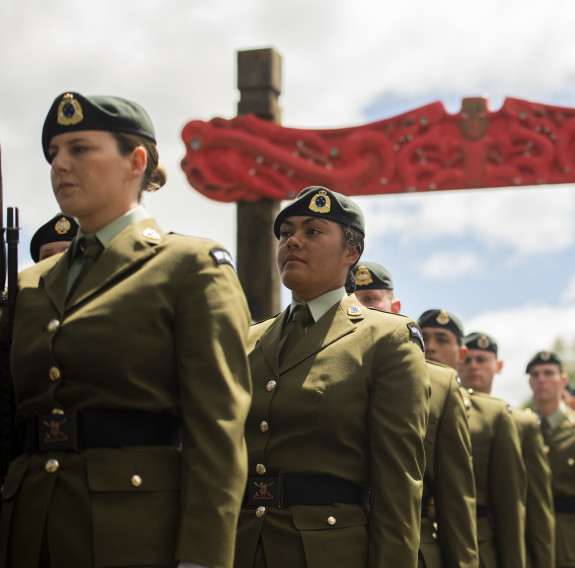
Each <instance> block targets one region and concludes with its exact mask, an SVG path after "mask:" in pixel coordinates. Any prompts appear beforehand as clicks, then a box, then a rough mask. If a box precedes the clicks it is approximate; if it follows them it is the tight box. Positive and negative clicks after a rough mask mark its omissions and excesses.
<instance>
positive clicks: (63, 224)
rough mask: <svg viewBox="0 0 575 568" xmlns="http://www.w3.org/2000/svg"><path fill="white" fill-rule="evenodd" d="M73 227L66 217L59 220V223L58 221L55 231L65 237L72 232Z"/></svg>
mask: <svg viewBox="0 0 575 568" xmlns="http://www.w3.org/2000/svg"><path fill="white" fill-rule="evenodd" d="M71 227H72V225H70V221H68V219H66V217H62V218H61V219H58V221H56V224H55V225H54V230H55V231H56V232H57V233H58V234H59V235H65V234H66V233H67V232H68V231H69V230H70V228H71Z"/></svg>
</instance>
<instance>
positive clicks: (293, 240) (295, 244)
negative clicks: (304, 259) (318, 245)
mask: <svg viewBox="0 0 575 568" xmlns="http://www.w3.org/2000/svg"><path fill="white" fill-rule="evenodd" d="M286 246H287V247H288V248H289V249H292V248H299V247H300V241H299V239H298V237H297V234H296V233H293V234H291V235H290V237H289V239H288V240H287V241H286Z"/></svg>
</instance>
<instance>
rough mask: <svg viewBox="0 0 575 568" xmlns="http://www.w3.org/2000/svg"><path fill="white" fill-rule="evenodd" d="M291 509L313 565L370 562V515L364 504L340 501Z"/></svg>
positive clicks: (319, 567)
mask: <svg viewBox="0 0 575 568" xmlns="http://www.w3.org/2000/svg"><path fill="white" fill-rule="evenodd" d="M291 509H292V516H293V522H294V525H295V527H296V528H297V529H298V530H299V531H300V536H301V539H302V544H303V548H304V553H305V557H306V562H307V565H308V566H309V567H310V568H328V567H329V568H332V567H333V566H353V567H354V568H355V567H357V568H361V567H364V566H367V559H368V549H369V540H368V526H367V516H366V513H365V511H364V510H363V509H362V508H361V507H358V506H357V505H339V504H336V505H313V506H303V505H302V506H297V507H291Z"/></svg>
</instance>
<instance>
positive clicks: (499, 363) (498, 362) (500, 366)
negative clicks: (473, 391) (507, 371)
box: [496, 361, 503, 373]
mask: <svg viewBox="0 0 575 568" xmlns="http://www.w3.org/2000/svg"><path fill="white" fill-rule="evenodd" d="M501 369H503V361H497V371H496V372H497V373H501Z"/></svg>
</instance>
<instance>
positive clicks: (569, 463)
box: [567, 458, 575, 465]
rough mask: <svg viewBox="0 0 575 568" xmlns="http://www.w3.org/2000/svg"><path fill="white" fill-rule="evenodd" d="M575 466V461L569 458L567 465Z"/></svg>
mask: <svg viewBox="0 0 575 568" xmlns="http://www.w3.org/2000/svg"><path fill="white" fill-rule="evenodd" d="M573 464H575V459H573V458H569V459H568V460H567V465H573Z"/></svg>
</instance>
